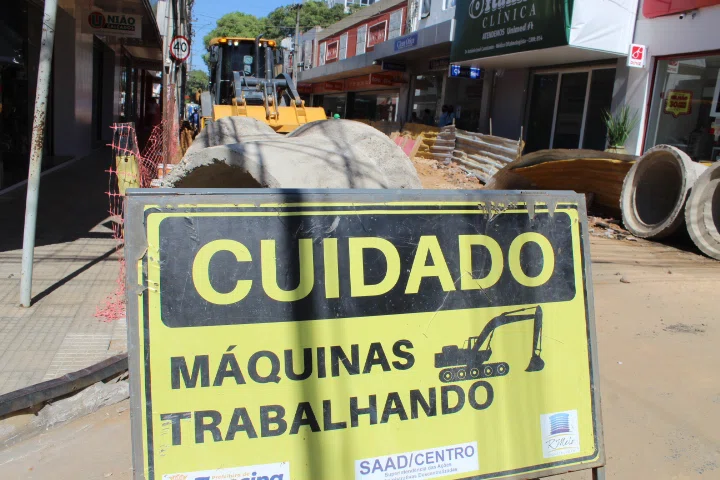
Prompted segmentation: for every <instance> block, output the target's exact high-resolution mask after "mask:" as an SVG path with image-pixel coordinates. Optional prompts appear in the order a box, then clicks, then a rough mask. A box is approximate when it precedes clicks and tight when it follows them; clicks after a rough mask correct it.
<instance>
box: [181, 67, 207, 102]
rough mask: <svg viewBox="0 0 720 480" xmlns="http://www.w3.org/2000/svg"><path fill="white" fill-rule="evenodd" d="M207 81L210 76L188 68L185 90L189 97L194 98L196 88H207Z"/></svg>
mask: <svg viewBox="0 0 720 480" xmlns="http://www.w3.org/2000/svg"><path fill="white" fill-rule="evenodd" d="M209 81H210V78H209V77H208V74H207V73H205V72H204V71H202V70H190V71H189V72H188V74H187V91H188V95H190V98H194V97H193V94H194V93H195V92H197V90H198V88H199V89H201V90H207V88H208V82H209Z"/></svg>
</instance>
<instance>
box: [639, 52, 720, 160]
mask: <svg viewBox="0 0 720 480" xmlns="http://www.w3.org/2000/svg"><path fill="white" fill-rule="evenodd" d="M718 72H720V55H710V56H705V57H694V58H674V59H666V60H659V61H658V62H657V65H656V71H655V85H654V88H653V95H652V99H653V100H652V104H651V106H650V114H649V116H648V121H647V136H646V137H645V149H649V148H651V147H653V146H655V145H659V144H666V145H672V146H675V147H677V148H679V149H680V150H682V151H684V152H685V153H687V154H688V155H689V156H690V157H691V158H692V159H693V160H697V161H705V160H715V161H717V160H720V75H718Z"/></svg>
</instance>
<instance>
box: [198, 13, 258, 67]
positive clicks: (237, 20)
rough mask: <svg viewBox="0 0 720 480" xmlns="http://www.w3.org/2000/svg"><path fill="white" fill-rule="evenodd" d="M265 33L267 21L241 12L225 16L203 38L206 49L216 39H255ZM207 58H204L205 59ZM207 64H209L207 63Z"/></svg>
mask: <svg viewBox="0 0 720 480" xmlns="http://www.w3.org/2000/svg"><path fill="white" fill-rule="evenodd" d="M264 32H265V19H264V18H258V17H256V16H255V15H250V14H249V13H241V12H231V13H228V14H225V15H223V16H222V17H221V18H220V19H219V20H218V21H217V25H216V26H215V28H214V29H212V30H210V32H209V33H208V34H207V35H205V37H203V42H204V43H205V48H207V46H208V45H209V44H210V40H212V39H213V38H215V37H247V38H255V37H257V36H258V35H260V34H261V33H264ZM204 58H205V56H203V59H204ZM206 63H207V62H206Z"/></svg>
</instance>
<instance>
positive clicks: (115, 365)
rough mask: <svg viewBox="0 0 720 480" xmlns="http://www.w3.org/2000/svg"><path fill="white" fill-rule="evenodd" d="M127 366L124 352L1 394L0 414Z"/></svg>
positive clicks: (78, 387)
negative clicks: (65, 373) (50, 378)
mask: <svg viewBox="0 0 720 480" xmlns="http://www.w3.org/2000/svg"><path fill="white" fill-rule="evenodd" d="M127 368H128V356H127V353H122V354H120V355H115V356H114V357H110V358H108V359H106V360H103V361H102V362H100V363H96V364H95V365H92V366H90V367H88V368H84V369H82V370H78V371H77V372H72V373H68V374H67V375H63V376H62V377H59V378H55V379H53V380H48V381H47V382H41V383H37V384H35V385H30V386H29V387H25V388H21V389H20V390H15V391H14V392H10V393H6V394H5V395H0V418H3V417H6V416H8V415H10V414H13V413H16V412H19V411H22V410H25V409H28V408H31V407H34V406H36V405H41V404H43V403H45V402H47V401H49V400H53V399H56V398H59V397H63V396H65V395H68V394H71V393H73V392H77V391H79V390H82V389H83V388H86V387H89V386H90V385H93V384H95V383H97V382H99V381H102V380H105V379H106V378H110V377H112V376H113V375H116V374H118V373H120V372H122V371H125V370H127Z"/></svg>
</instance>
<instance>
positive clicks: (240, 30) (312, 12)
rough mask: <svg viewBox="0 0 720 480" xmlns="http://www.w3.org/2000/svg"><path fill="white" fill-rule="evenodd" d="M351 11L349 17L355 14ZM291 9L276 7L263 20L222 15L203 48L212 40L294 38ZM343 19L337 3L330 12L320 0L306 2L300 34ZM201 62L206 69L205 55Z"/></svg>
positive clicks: (290, 6) (302, 10)
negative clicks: (203, 62) (221, 38)
mask: <svg viewBox="0 0 720 480" xmlns="http://www.w3.org/2000/svg"><path fill="white" fill-rule="evenodd" d="M352 7H355V6H354V5H353V6H352ZM352 7H351V9H350V12H351V13H352V12H354V11H355V8H352ZM295 8H296V6H295V5H286V6H284V7H278V8H276V9H275V10H273V11H272V12H270V13H269V14H268V16H267V17H261V18H258V17H256V16H254V15H250V14H248V13H241V12H232V13H228V14H226V15H223V16H222V17H221V18H220V19H219V20H218V21H217V25H216V26H215V28H214V29H212V30H211V31H210V32H209V33H208V34H207V35H205V37H204V38H203V42H204V43H205V48H207V47H208V45H210V40H212V39H213V38H216V37H245V38H255V37H257V36H258V35H260V34H261V33H262V34H264V36H265V38H268V39H273V40H278V41H279V40H281V39H282V38H285V37H289V36H292V35H294V34H295ZM347 15H349V14H347V13H345V10H344V7H343V5H342V4H339V3H338V4H335V5H334V6H333V7H332V8H330V7H328V6H327V3H325V2H324V1H321V0H309V1H306V2H304V3H303V4H302V8H301V9H300V31H302V32H306V31H308V30H310V29H311V28H313V27H315V26H320V27H323V28H325V27H328V26H330V25H332V24H333V23H335V22H337V21H339V20H342V19H343V18H345V17H346V16H347ZM202 58H203V60H204V61H205V65H208V54H207V53H206V54H204V55H203V56H202Z"/></svg>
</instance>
